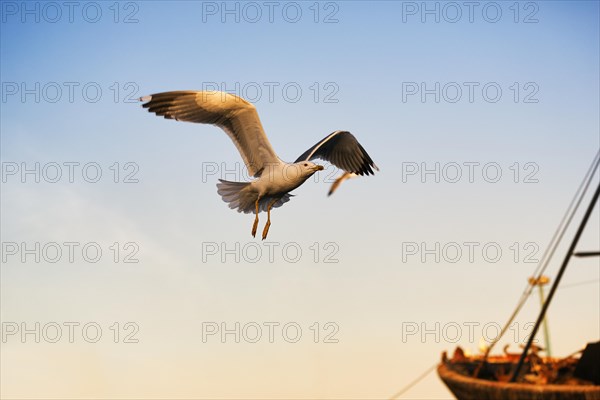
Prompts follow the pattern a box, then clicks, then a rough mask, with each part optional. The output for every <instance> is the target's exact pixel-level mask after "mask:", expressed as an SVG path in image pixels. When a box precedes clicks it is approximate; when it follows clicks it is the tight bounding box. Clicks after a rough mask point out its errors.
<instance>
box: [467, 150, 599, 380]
mask: <svg viewBox="0 0 600 400" xmlns="http://www.w3.org/2000/svg"><path fill="white" fill-rule="evenodd" d="M599 165H600V151H598V152H597V153H596V156H595V157H594V160H593V161H592V164H591V165H590V167H589V169H588V170H587V172H586V174H585V177H584V178H583V181H581V183H580V184H579V187H578V188H577V192H575V196H573V199H572V200H571V202H570V204H569V207H567V211H566V212H565V214H564V215H563V217H562V219H561V221H560V223H559V225H558V227H557V229H556V231H555V232H554V235H552V239H551V240H550V243H549V244H548V247H547V248H546V250H545V251H544V254H543V255H542V258H541V259H540V262H539V263H538V266H537V267H536V269H535V271H534V272H533V275H534V276H535V280H534V281H533V282H532V283H530V282H528V283H527V286H526V287H525V290H524V291H523V294H522V295H521V298H520V299H519V302H518V303H517V306H516V308H515V310H514V311H513V313H512V314H511V316H510V317H509V319H508V321H507V322H506V324H505V325H504V327H503V328H502V329H501V330H500V334H499V335H498V336H497V337H496V338H495V339H494V340H493V341H492V343H491V344H490V345H489V347H488V348H487V351H486V352H485V355H484V357H483V361H482V364H483V363H485V362H486V360H487V357H488V355H489V354H490V352H491V351H492V348H493V347H494V346H495V345H496V344H497V343H498V342H499V341H500V339H501V338H502V336H503V335H504V334H505V333H506V331H507V330H508V328H509V327H510V325H511V324H512V322H513V321H514V319H515V317H516V316H517V314H518V313H519V311H521V308H523V305H525V302H526V301H527V299H528V298H529V295H530V294H531V292H532V291H533V288H534V287H535V282H536V281H538V280H539V279H540V278H541V276H542V275H543V273H544V271H545V270H546V268H547V267H548V265H549V264H550V260H551V259H552V257H553V256H554V252H555V251H556V249H557V248H558V245H559V243H560V242H561V240H562V238H563V236H564V234H565V232H566V230H567V228H568V227H569V225H570V223H571V221H572V219H573V217H574V216H575V213H576V212H577V209H578V208H579V205H580V204H581V201H582V200H583V197H584V196H585V193H586V192H587V189H588V187H589V186H590V184H591V182H592V180H593V177H594V174H595V171H596V169H597V168H598V166H599ZM477 372H478V370H477Z"/></svg>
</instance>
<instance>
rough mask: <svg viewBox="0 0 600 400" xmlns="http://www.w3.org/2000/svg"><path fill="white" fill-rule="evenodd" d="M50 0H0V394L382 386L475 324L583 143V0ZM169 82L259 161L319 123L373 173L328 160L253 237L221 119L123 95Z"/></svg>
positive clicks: (590, 335) (595, 266) (576, 294)
mask: <svg viewBox="0 0 600 400" xmlns="http://www.w3.org/2000/svg"><path fill="white" fill-rule="evenodd" d="M69 4H71V5H66V4H65V2H49V3H43V2H35V1H34V2H21V1H3V2H1V3H0V5H1V7H2V8H1V12H2V14H1V21H0V22H1V25H0V29H1V30H0V80H1V83H2V88H1V99H0V106H1V122H0V128H1V138H0V143H1V150H0V157H1V161H2V183H1V185H2V191H1V194H0V199H1V209H0V210H1V214H2V218H1V219H2V222H1V225H0V232H1V235H2V267H1V270H0V277H1V280H0V290H1V292H0V300H1V304H0V314H1V315H0V318H1V320H2V335H3V337H2V341H1V342H0V345H1V347H2V355H1V357H0V379H1V381H2V385H1V388H0V396H1V397H3V398H4V397H6V398H49V397H50V398H73V399H74V398H148V399H150V398H182V399H183V398H222V399H226V398H248V399H254V398H338V399H341V398H344V399H346V398H371V399H381V398H388V397H389V396H391V395H392V394H394V393H395V392H396V391H398V390H399V389H400V388H402V387H403V386H404V385H406V384H407V383H408V382H410V381H411V380H412V379H414V378H415V377H417V376H418V375H419V374H420V373H421V372H422V371H424V370H426V369H427V368H428V367H430V366H431V365H433V364H434V363H435V362H436V361H438V360H439V358H440V355H441V352H442V351H444V350H448V351H452V350H453V349H454V348H455V347H456V346H457V345H460V346H462V347H464V348H466V349H468V350H470V351H471V352H476V351H477V348H478V346H479V343H480V340H481V338H482V337H483V338H484V339H485V338H488V339H489V338H493V336H494V335H495V331H496V330H497V328H498V327H499V326H500V325H502V324H503V323H504V322H505V320H506V319H507V318H508V316H509V314H510V312H511V311H512V310H513V307H514V306H515V305H516V302H517V300H518V297H519V296H520V294H521V292H522V290H523V288H524V286H525V283H526V280H527V278H528V277H529V276H530V275H531V273H532V272H533V270H534V269H535V266H536V264H535V260H536V259H539V258H540V257H541V255H542V253H543V251H544V249H545V247H546V246H547V244H548V242H549V240H550V238H551V236H552V233H553V232H554V229H555V228H556V226H557V225H558V223H559V221H560V218H561V217H562V214H563V212H564V211H565V209H566V207H567V205H568V204H569V201H570V199H571V197H572V196H573V194H574V193H575V190H576V189H577V187H578V185H579V183H580V181H581V180H582V179H583V175H584V174H585V172H586V170H587V168H588V166H589V165H590V163H591V161H592V159H593V157H594V155H595V154H596V152H597V151H598V149H599V147H600V135H599V132H600V115H599V111H598V110H599V109H600V102H599V92H600V87H599V68H600V61H599V50H598V49H599V46H600V43H599V33H600V32H599V16H600V15H599V3H598V2H596V1H589V2H587V1H572V2H566V1H564V2H563V1H539V2H474V5H473V6H472V8H471V7H470V6H466V5H465V4H464V3H463V2H449V3H448V2H427V3H423V2H420V1H419V2H393V1H381V2H365V1H334V2H245V3H244V2H226V3H224V2H220V1H218V2H200V1H175V2H166V1H139V2H137V1H132V2H119V3H117V2H73V3H69ZM424 5H425V6H424ZM423 7H426V8H423ZM436 18H437V20H436ZM186 89H189V90H194V89H195V90H201V89H221V90H226V91H229V92H231V93H235V94H238V95H242V96H244V97H246V98H247V99H249V100H251V101H252V102H253V103H254V104H255V105H256V107H257V109H258V112H259V115H260V117H261V120H262V123H263V126H264V128H265V130H266V132H267V135H268V136H269V139H270V141H271V143H272V144H273V146H274V148H275V150H276V151H277V153H278V154H279V156H280V157H281V158H282V159H284V160H287V161H293V160H294V159H295V158H296V157H297V156H298V155H300V154H301V153H303V152H304V151H305V150H306V149H307V148H309V147H310V146H312V145H313V144H314V143H316V142H317V141H318V140H320V139H321V138H323V137H324V136H325V135H327V134H329V133H331V132H333V131H335V130H338V129H344V130H349V131H351V132H352V133H353V134H354V135H355V136H356V137H357V138H358V140H359V141H360V142H361V143H362V145H363V146H364V147H365V149H366V150H367V151H368V152H369V154H370V155H371V157H372V158H373V160H374V161H375V163H376V164H377V165H378V166H379V167H380V169H381V171H380V172H378V173H376V175H375V176H372V177H367V178H359V179H352V180H349V181H347V182H345V183H344V184H343V185H342V187H341V188H340V189H339V190H338V192H336V193H335V194H334V195H333V196H331V197H330V198H328V197H327V191H328V189H329V185H330V184H331V181H332V177H335V176H336V175H335V174H334V173H335V172H336V171H335V170H334V169H333V168H330V167H328V168H327V169H326V170H325V171H323V172H321V173H320V174H317V175H315V177H314V178H312V179H311V180H309V181H308V182H307V183H306V184H305V185H303V186H302V187H300V188H299V189H298V190H296V191H295V192H294V194H295V195H296V196H295V197H294V198H292V200H291V201H290V202H289V203H287V204H285V205H284V206H283V207H281V208H279V209H276V210H275V211H274V212H273V213H272V226H271V230H270V233H269V237H268V239H267V241H265V242H261V241H260V240H258V239H253V238H252V237H251V236H250V229H251V226H252V221H253V216H252V215H246V214H238V213H236V212H234V211H232V210H230V209H229V208H228V207H227V205H226V204H225V203H223V202H222V200H221V198H220V197H219V196H218V194H217V193H216V186H215V185H216V183H217V182H218V178H225V179H228V180H240V181H243V180H247V176H246V174H245V173H244V171H243V165H242V164H241V159H240V157H239V154H238V153H237V152H236V150H235V147H234V146H233V144H232V143H231V141H230V140H229V139H228V138H227V137H226V135H225V134H224V133H222V132H221V131H220V130H219V129H218V128H215V127H211V126H200V125H195V124H189V123H182V122H176V121H166V120H163V119H162V118H157V117H156V116H154V115H151V114H149V113H148V112H146V110H143V109H142V108H141V107H140V104H139V103H138V102H137V98H138V97H140V96H143V95H147V94H152V93H157V92H161V91H167V90H186ZM36 180H38V181H39V182H36ZM592 185H598V178H597V177H596V179H595V180H594V182H593V184H592ZM593 187H595V186H593ZM588 201H589V200H588ZM260 217H261V220H260V225H259V232H260V230H262V227H263V224H264V222H265V220H266V216H264V215H262V214H261V216H260ZM579 217H580V216H578V217H577V218H576V221H578V220H579ZM599 225H600V224H599V211H598V209H596V210H595V212H594V214H593V216H592V219H591V221H590V224H589V226H588V228H587V229H586V232H585V233H584V235H583V238H582V240H581V244H580V246H579V248H580V249H581V250H597V249H598V246H599V245H600V239H599V233H598V232H599V231H600V226H599ZM572 233H573V230H571V231H569V234H568V235H567V237H569V238H570V237H571V235H572ZM36 243H37V244H39V245H37V246H39V250H37V248H36ZM83 249H85V250H83ZM98 250H100V252H101V253H99V254H98V253H97V251H98ZM70 251H72V260H71V259H70ZM564 251H565V246H562V247H560V249H559V251H558V252H557V254H558V255H559V256H558V257H557V258H556V260H555V262H554V263H552V265H551V267H550V268H549V270H548V275H549V276H550V277H551V278H553V277H554V276H555V275H556V270H557V265H558V263H559V261H560V260H561V259H562V256H563V254H564ZM58 252H59V253H58ZM36 257H39V262H36ZM127 261H129V262H127ZM135 261H137V262H135ZM599 278H600V264H599V261H598V260H597V259H580V260H576V261H573V263H572V265H571V266H570V268H569V270H568V271H567V273H566V274H565V277H564V288H560V289H559V291H558V292H557V296H556V298H555V301H554V303H553V304H552V307H551V308H550V311H549V314H548V322H549V327H550V334H551V342H552V350H553V352H554V354H555V355H557V356H565V355H567V354H570V353H572V352H574V351H575V350H577V349H579V348H580V347H582V346H583V345H584V344H585V343H587V342H589V341H596V340H598V338H599V336H600V305H599V304H600V287H599V283H598V280H599ZM538 310H539V301H538V298H537V294H536V296H534V297H532V298H531V299H530V301H529V302H528V303H527V305H526V307H525V308H524V310H523V312H522V313H521V315H520V316H519V318H518V319H517V321H516V322H515V324H514V326H512V328H511V329H510V330H509V332H508V334H507V336H506V337H505V338H504V339H503V340H502V341H501V344H502V345H503V344H510V349H511V350H513V351H516V349H517V348H518V345H519V344H520V343H523V342H524V340H526V336H527V334H528V333H529V332H531V323H532V322H533V321H535V318H536V316H537V312H538ZM36 323H37V324H39V325H36ZM37 326H39V328H37ZM84 326H85V329H84ZM70 327H71V328H70ZM238 327H239V328H238ZM24 329H28V330H29V331H30V333H26V334H25V335H24V336H22V334H23V330H24ZM70 329H72V332H70ZM98 329H99V330H100V332H101V336H99V337H96V335H95V334H96V332H97V331H98ZM224 329H226V330H228V331H225V333H224ZM215 330H217V331H215ZM57 332H60V333H61V336H60V337H57V334H56V333H57ZM258 332H260V333H261V335H260V336H257V333H258ZM70 333H72V335H70ZM222 333H224V336H221V334H222ZM36 334H37V335H38V336H39V343H36ZM236 335H237V338H238V339H239V340H238V341H239V342H236ZM69 336H72V341H71V340H69V339H70V338H69ZM96 340H97V341H96ZM539 340H541V341H542V342H543V336H541V335H540V336H539ZM94 341H96V342H95V343H91V342H94ZM53 342H55V343H53ZM501 347H502V346H499V348H501ZM403 398H410V399H432V398H436V399H448V398H451V395H450V393H449V392H448V390H447V389H446V388H445V387H444V386H443V384H442V383H441V382H440V380H439V379H438V378H437V376H435V374H430V375H429V376H428V377H427V378H426V379H425V380H424V381H423V382H421V383H420V384H419V385H417V386H415V387H414V388H413V389H411V390H410V391H409V392H408V393H407V394H406V395H405V396H404V397H403Z"/></svg>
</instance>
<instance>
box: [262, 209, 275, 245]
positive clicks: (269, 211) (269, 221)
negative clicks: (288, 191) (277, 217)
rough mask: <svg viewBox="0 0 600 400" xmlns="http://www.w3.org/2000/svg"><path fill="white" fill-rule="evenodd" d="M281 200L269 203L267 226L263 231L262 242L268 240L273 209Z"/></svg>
mask: <svg viewBox="0 0 600 400" xmlns="http://www.w3.org/2000/svg"><path fill="white" fill-rule="evenodd" d="M277 200H279V199H275V200H273V201H272V202H270V203H269V205H268V206H267V223H266V224H265V229H263V234H262V240H265V239H266V238H267V234H268V233H269V227H270V226H271V207H273V204H275V203H276V202H277Z"/></svg>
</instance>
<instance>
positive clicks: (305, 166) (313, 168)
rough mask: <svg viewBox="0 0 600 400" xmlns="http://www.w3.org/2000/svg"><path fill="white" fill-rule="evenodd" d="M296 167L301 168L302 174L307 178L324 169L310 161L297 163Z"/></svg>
mask: <svg viewBox="0 0 600 400" xmlns="http://www.w3.org/2000/svg"><path fill="white" fill-rule="evenodd" d="M296 165H297V166H298V167H299V168H300V174H301V175H305V176H306V177H309V176H311V175H312V174H314V173H315V172H317V171H322V170H323V169H324V168H323V166H322V165H317V164H315V163H313V162H310V161H300V162H297V163H296Z"/></svg>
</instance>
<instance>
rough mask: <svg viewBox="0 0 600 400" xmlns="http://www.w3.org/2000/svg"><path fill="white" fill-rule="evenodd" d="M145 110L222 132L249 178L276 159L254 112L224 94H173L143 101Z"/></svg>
mask: <svg viewBox="0 0 600 400" xmlns="http://www.w3.org/2000/svg"><path fill="white" fill-rule="evenodd" d="M140 100H141V101H145V103H144V104H143V107H144V108H147V109H148V111H149V112H152V113H155V114H156V115H159V116H162V117H164V118H167V119H175V120H178V121H187V122H195V123H200V124H212V125H216V126H218V127H220V128H221V129H223V130H224V131H225V132H226V133H227V135H228V136H229V137H230V138H231V140H232V141H233V143H234V144H235V146H236V148H237V149H238V151H239V153H240V155H241V156H242V159H243V160H244V163H245V164H246V167H247V168H248V172H249V173H250V175H253V176H257V175H259V174H260V172H261V171H262V169H263V168H264V167H265V165H266V164H269V163H278V162H279V158H278V157H277V154H276V153H275V151H274V150H273V147H272V146H271V143H269V139H268V138H267V136H266V135H265V132H264V130H263V127H262V124H261V122H260V118H259V117H258V113H257V112H256V108H255V107H254V106H253V105H252V104H250V103H248V102H247V101H246V100H244V99H242V98H241V97H238V96H235V95H232V94H228V93H224V92H198V91H191V90H187V91H174V92H164V93H157V94H153V95H151V96H146V97H142V98H141V99H140Z"/></svg>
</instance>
